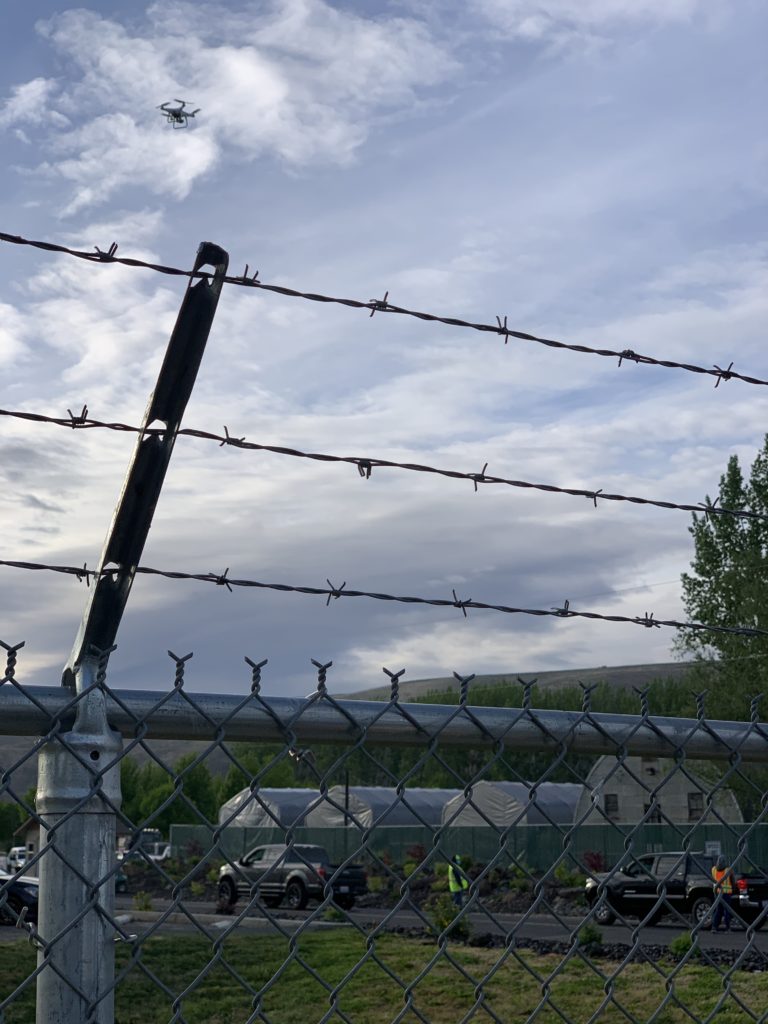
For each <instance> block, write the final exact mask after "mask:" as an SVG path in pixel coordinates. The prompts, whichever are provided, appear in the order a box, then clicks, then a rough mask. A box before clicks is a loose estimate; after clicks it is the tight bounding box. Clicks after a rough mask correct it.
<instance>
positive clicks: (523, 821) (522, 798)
mask: <svg viewBox="0 0 768 1024" xmlns="http://www.w3.org/2000/svg"><path fill="white" fill-rule="evenodd" d="M583 792H584V787H583V786H581V785H579V784H578V783H573V782H542V783H540V784H539V785H538V786H536V787H535V790H534V789H533V788H532V787H531V786H529V785H527V784H526V783H525V782H485V781H483V782H477V783H475V785H474V786H473V787H472V797H471V803H470V800H469V798H468V797H466V796H465V795H464V793H459V794H458V795H457V796H455V797H454V798H453V799H452V800H449V801H448V802H447V803H446V804H445V806H444V807H443V821H442V823H443V824H444V825H452V826H453V825H456V826H472V825H475V826H476V825H486V826H488V825H494V826H497V827H499V828H508V827H509V826H510V825H548V824H550V823H554V824H557V825H570V824H571V822H572V821H573V818H574V814H575V811H576V806H577V804H578V802H579V798H580V797H581V795H582V793H583Z"/></svg>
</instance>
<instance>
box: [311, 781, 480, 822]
mask: <svg viewBox="0 0 768 1024" xmlns="http://www.w3.org/2000/svg"><path fill="white" fill-rule="evenodd" d="M459 792H460V791H459V790H458V789H421V788H413V789H410V788H409V789H406V790H405V792H404V793H403V800H404V801H405V803H403V802H401V801H399V800H398V795H397V791H396V790H395V789H394V788H390V787H389V786H350V787H349V789H348V790H347V789H346V787H344V786H331V788H330V789H329V790H328V797H329V799H328V800H324V801H323V802H322V803H320V804H318V806H317V807H314V808H313V809H312V810H311V811H310V812H309V814H308V815H307V818H306V822H305V824H306V825H307V827H308V828H339V827H343V826H344V824H345V823H346V824H347V825H352V826H355V825H361V826H362V827H363V828H370V827H371V826H372V825H373V824H374V823H376V824H377V825H385V826H389V825H421V824H427V825H439V824H440V820H441V817H442V813H443V806H444V805H445V804H446V803H447V801H449V800H450V799H452V798H453V797H455V796H457V795H458V794H459ZM345 800H347V801H348V802H347V803H346V804H345ZM331 801H333V803H331ZM334 804H335V805H337V806H334ZM406 804H407V805H408V806H406ZM345 807H346V808H348V811H349V814H348V815H346V816H345V813H344V810H345ZM352 816H354V820H353V817H352ZM345 817H346V822H345Z"/></svg>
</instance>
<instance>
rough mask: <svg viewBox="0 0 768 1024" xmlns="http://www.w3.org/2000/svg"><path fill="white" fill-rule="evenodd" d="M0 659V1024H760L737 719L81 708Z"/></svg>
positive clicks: (751, 752)
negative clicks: (477, 1023)
mask: <svg viewBox="0 0 768 1024" xmlns="http://www.w3.org/2000/svg"><path fill="white" fill-rule="evenodd" d="M3 646H4V647H5V650H6V654H7V663H6V668H5V673H4V676H3V679H2V684H1V685H0V721H1V722H2V726H1V727H0V728H1V730H2V733H3V734H4V739H3V747H2V758H1V763H0V769H2V774H1V775H0V827H1V828H2V829H4V837H5V841H6V842H7V844H8V847H9V849H8V853H7V854H6V858H5V860H6V863H5V865H4V872H3V874H2V877H1V878H0V917H1V918H2V922H3V926H2V927H0V948H1V949H2V951H3V953H4V955H3V956H2V957H0V963H1V964H2V966H0V1022H2V1024H18V1022H26V1021H33V1020H36V1021H38V1022H41V1021H46V1022H53V1021H59V1022H61V1021H64V1022H67V1024H69V1022H70V1021H72V1022H74V1021H95V1022H99V1024H107V1022H111V1021H113V1020H117V1021H119V1022H133V1021H142V1022H154V1021H186V1022H190V1024H191V1022H195V1021H207V1022H215V1021H228V1022H229V1021H238V1022H239V1021H243V1022H245V1021H248V1022H251V1021H264V1022H274V1024H277V1022H293V1021H297V1022H298V1021H302V1022H306V1021H345V1022H350V1024H362V1022H365V1024H368V1022H371V1024H373V1022H384V1021H387V1022H388V1021H392V1022H400V1021H408V1022H411V1021H421V1022H425V1024H443V1022H445V1024H448V1022H460V1021H461V1022H463V1021H470V1020H492V1021H497V1022H509V1021H525V1020H542V1021H567V1022H574V1024H577V1022H578V1024H582V1022H586V1021H591V1020H598V1019H600V1020H606V1021H631V1022H634V1021H659V1022H671V1021H678V1020H679V1021H696V1022H705V1021H710V1020H715V1019H716V1020H717V1021H737V1020H738V1021H743V1020H753V1021H763V1020H765V1019H766V1016H768V1014H767V1012H766V1006H768V981H766V977H768V975H766V973H765V971H766V967H768V961H767V953H768V942H767V941H766V938H765V932H761V928H762V927H763V925H764V924H765V921H766V918H767V917H768V876H766V873H765V871H764V868H765V866H766V865H768V850H766V844H768V828H767V827H766V812H765V793H766V789H768V786H767V785H766V781H765V780H766V778H768V771H767V769H768V745H766V737H767V732H766V726H764V725H763V724H762V723H761V722H760V720H759V714H758V711H759V709H758V704H757V701H755V702H753V704H752V707H751V708H750V709H749V714H748V715H745V718H747V719H748V720H746V721H744V722H718V721H713V720H710V719H709V718H708V717H707V713H706V706H705V702H704V698H703V697H700V698H699V699H698V705H697V706H698V715H697V717H695V718H691V719H679V718H663V717H659V716H656V715H654V714H652V712H651V709H650V708H649V707H648V701H647V697H646V696H645V695H643V694H641V695H640V697H639V700H638V712H637V714H635V715H616V714H609V713H598V712H595V711H593V710H592V708H591V700H590V697H591V695H590V691H589V689H585V691H584V701H583V707H582V709H581V711H577V712H573V711H542V710H537V709H536V708H535V706H534V705H535V690H534V688H533V687H532V685H531V684H524V685H523V686H522V687H521V701H520V704H521V706H520V707H517V708H488V707H473V706H472V703H471V686H470V683H471V680H470V679H467V678H463V679H461V678H460V679H459V694H458V698H457V703H456V704H454V705H437V704H426V703H424V704H421V703H406V702H404V701H402V700H401V699H400V692H399V679H400V675H401V673H398V674H394V673H389V675H390V681H391V692H390V697H389V700H385V701H382V702H373V701H353V700H344V699H338V698H336V697H334V696H332V694H331V693H330V692H329V690H328V679H327V672H328V669H329V667H330V666H329V665H320V664H318V665H316V668H317V678H316V682H315V687H314V690H313V692H312V693H311V694H310V695H309V696H308V697H306V698H302V699H298V698H281V697H268V696H265V695H264V694H263V692H262V678H261V674H262V669H263V663H262V664H256V663H253V662H249V666H250V673H251V678H250V687H246V688H245V691H246V692H244V694H243V695H241V696H225V695H218V694H216V695H215V694H210V693H193V692H192V691H191V690H190V689H189V687H188V686H186V685H185V679H184V675H185V664H186V660H187V659H185V658H177V657H176V656H173V658H174V662H175V677H174V680H173V684H172V685H171V686H169V688H168V690H167V691H166V692H146V691H134V690H130V691H129V690H115V689H112V688H111V687H110V686H109V685H108V683H107V680H106V673H105V665H106V658H103V659H102V662H101V665H100V669H99V671H97V672H96V673H95V675H94V677H93V679H92V680H90V682H89V683H88V685H86V686H84V687H82V688H81V690H80V692H78V693H77V694H75V693H73V691H71V690H69V689H67V688H65V687H31V686H25V685H23V684H22V683H21V682H20V681H19V680H18V679H17V666H16V661H17V656H18V650H19V648H18V647H15V648H14V647H10V646H8V645H3ZM19 646H21V645H19ZM101 712H103V718H102V717H101ZM103 723H106V725H104V724H103ZM33 787H34V788H33ZM718 865H722V866H718ZM0 867H3V865H2V864H0ZM726 929H728V930H727V931H726Z"/></svg>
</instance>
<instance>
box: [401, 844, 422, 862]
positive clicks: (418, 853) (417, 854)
mask: <svg viewBox="0 0 768 1024" xmlns="http://www.w3.org/2000/svg"><path fill="white" fill-rule="evenodd" d="M405 855H406V857H407V858H408V860H415V861H416V863H417V864H421V863H422V862H423V861H424V860H426V857H427V848H426V847H425V846H422V845H421V843H414V845H413V846H409V847H408V848H407V849H406V851H405Z"/></svg>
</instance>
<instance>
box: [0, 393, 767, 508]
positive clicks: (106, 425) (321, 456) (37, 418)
mask: <svg viewBox="0 0 768 1024" xmlns="http://www.w3.org/2000/svg"><path fill="white" fill-rule="evenodd" d="M67 412H68V413H69V416H68V417H65V416H47V415H45V414H43V413H34V412H23V411H19V410H12V409H0V416H7V417H11V418H14V419H19V420H26V421H29V422H33V423H47V424H53V425H55V426H59V427H67V428H70V429H72V430H92V429H103V430H115V431H119V432H124V433H133V434H138V433H141V427H137V426H132V425H130V424H127V423H114V422H112V423H110V422H106V421H103V420H95V419H92V418H89V417H88V415H87V413H88V407H87V406H83V408H82V411H81V412H80V413H78V414H75V413H73V412H72V411H71V410H69V409H68V410H67ZM144 433H145V434H162V433H163V430H162V428H159V427H158V428H154V427H152V428H149V429H147V430H146V431H145V432H144ZM182 435H184V436H186V437H196V438H200V439H202V440H206V441H215V442H217V443H218V445H219V447H220V448H223V447H225V446H228V447H231V448H239V449H241V450H247V451H261V452H270V453H271V454H273V455H284V456H289V457H291V458H299V459H309V460H312V461H315V462H326V463H345V464H347V465H351V466H356V467H357V470H358V472H359V474H360V476H361V477H364V478H365V479H369V478H370V476H371V473H372V471H373V469H401V470H406V471H409V472H413V473H431V474H433V475H435V476H441V477H446V478H449V479H453V480H468V481H470V482H471V483H473V484H474V486H475V491H477V485H478V484H503V485H505V486H507V487H516V488H521V489H524V490H534V491H543V492H545V493H548V494H568V495H571V496H573V497H581V498H588V499H589V500H590V501H592V502H593V503H594V506H595V508H597V502H598V500H600V501H614V502H617V501H625V502H629V503H631V504H634V505H651V506H653V507H655V508H664V509H676V510H680V511H683V512H700V513H703V514H704V515H707V516H709V515H719V516H732V517H735V518H737V519H757V520H762V521H768V516H766V515H763V514H762V513H759V512H751V511H749V510H748V509H735V508H725V507H722V506H720V505H718V504H717V499H715V501H714V502H699V504H697V505H692V504H685V503H678V502H674V501H664V500H662V499H660V498H642V497H638V496H637V495H632V494H611V493H606V492H605V491H603V489H602V488H598V489H597V490H594V489H590V488H582V487H559V486H558V485H556V484H542V483H532V482H531V481H529V480H514V479H510V478H508V477H503V476H495V475H493V474H491V473H486V469H487V468H488V463H487V462H486V464H485V466H484V467H483V469H482V472H480V473H468V472H464V471H462V470H457V469H440V468H438V467H436V466H428V465H424V464H423V463H418V462H397V461H395V460H393V459H381V458H377V457H373V456H369V455H366V456H362V455H330V454H327V453H324V452H305V451H301V450H300V449H298V448H287V447H285V446H283V445H274V444H259V443H258V442H256V441H246V440H245V438H244V437H235V436H233V435H232V434H230V432H229V429H228V427H226V426H225V427H224V433H223V434H216V433H212V432H211V431H208V430H197V429H194V428H192V427H183V428H181V429H180V430H179V431H178V433H177V436H182Z"/></svg>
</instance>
